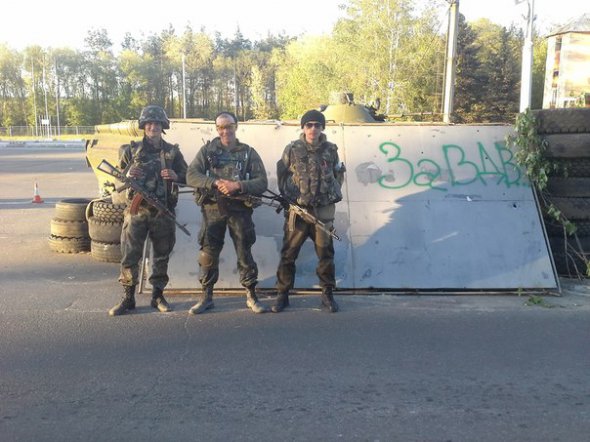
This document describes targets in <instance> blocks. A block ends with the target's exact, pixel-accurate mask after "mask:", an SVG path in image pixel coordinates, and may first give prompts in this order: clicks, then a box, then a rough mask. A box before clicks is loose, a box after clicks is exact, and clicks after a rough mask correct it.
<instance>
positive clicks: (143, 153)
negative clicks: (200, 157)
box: [127, 140, 180, 207]
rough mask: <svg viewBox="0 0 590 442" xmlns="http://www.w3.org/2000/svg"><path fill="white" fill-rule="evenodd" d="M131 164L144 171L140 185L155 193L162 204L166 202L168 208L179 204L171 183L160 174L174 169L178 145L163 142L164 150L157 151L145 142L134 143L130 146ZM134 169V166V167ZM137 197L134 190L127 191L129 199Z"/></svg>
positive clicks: (139, 181) (139, 180)
mask: <svg viewBox="0 0 590 442" xmlns="http://www.w3.org/2000/svg"><path fill="white" fill-rule="evenodd" d="M129 149H130V152H131V162H132V163H133V165H134V166H137V167H139V168H140V169H141V170H142V171H143V176H142V177H141V178H138V179H137V180H138V183H139V184H140V185H141V186H143V187H144V188H145V189H147V190H148V191H149V192H151V193H153V194H154V195H155V196H156V197H157V198H158V200H160V202H162V203H164V202H166V203H167V204H168V207H175V206H176V203H177V202H178V194H177V192H176V191H172V189H171V183H168V182H166V180H164V179H163V178H162V176H161V174H160V172H161V171H162V169H164V168H166V169H170V168H172V164H173V163H174V160H175V158H176V156H177V155H178V153H179V152H180V151H179V149H178V144H174V145H173V144H170V143H167V142H165V141H164V140H162V148H161V149H155V148H154V147H153V146H151V145H145V146H144V143H143V141H140V142H135V141H132V142H131V143H130V145H129ZM132 167H133V166H132ZM134 196H135V192H134V191H133V189H128V190H127V199H128V200H132V199H133V197H134Z"/></svg>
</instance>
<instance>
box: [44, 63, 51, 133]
mask: <svg viewBox="0 0 590 442" xmlns="http://www.w3.org/2000/svg"><path fill="white" fill-rule="evenodd" d="M43 97H44V98H45V120H44V121H45V126H47V138H49V137H50V136H51V133H50V130H51V127H50V126H51V124H50V122H49V108H48V107H47V83H46V81H45V57H43Z"/></svg>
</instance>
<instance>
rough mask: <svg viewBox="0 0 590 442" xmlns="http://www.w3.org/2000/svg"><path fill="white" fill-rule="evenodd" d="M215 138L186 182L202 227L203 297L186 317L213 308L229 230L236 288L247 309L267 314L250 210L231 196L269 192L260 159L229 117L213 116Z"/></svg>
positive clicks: (227, 114)
mask: <svg viewBox="0 0 590 442" xmlns="http://www.w3.org/2000/svg"><path fill="white" fill-rule="evenodd" d="M215 127H216V129H217V134H218V136H217V137H215V138H214V139H213V140H211V141H210V142H208V143H206V144H205V145H204V146H203V147H201V149H200V150H199V152H198V153H197V156H196V157H195V159H194V160H193V162H192V163H191V164H190V166H189V168H188V171H187V175H186V182H187V184H188V185H190V186H193V187H194V188H195V189H196V192H195V194H196V202H197V204H198V205H199V206H201V213H202V215H203V222H202V224H201V231H200V233H199V245H200V247H201V251H200V253H199V268H200V274H199V281H200V283H201V287H202V294H201V297H200V299H199V302H197V303H196V304H195V305H194V306H193V307H191V309H190V310H189V313H191V314H194V315H196V314H200V313H203V312H205V311H206V310H209V309H212V308H213V286H214V285H215V283H216V282H217V280H218V279H219V255H220V254H221V250H222V248H223V243H224V239H225V232H226V230H227V229H229V232H230V236H231V239H232V241H233V243H234V248H235V250H236V254H237V257H238V263H237V264H238V270H239V273H240V283H241V284H242V286H244V288H245V289H246V305H247V306H248V308H250V309H251V310H252V311H253V312H254V313H264V312H266V311H267V308H266V306H264V305H263V304H262V303H261V302H260V301H259V300H258V297H257V295H256V284H257V283H258V267H257V265H256V262H255V261H254V258H253V257H252V246H253V245H254V242H255V241H256V232H255V230H254V222H253V221H252V206H251V205H248V204H245V203H244V201H243V200H239V199H232V198H231V197H232V196H236V195H240V194H247V195H260V194H262V193H263V192H264V191H265V190H266V187H267V178H266V170H265V168H264V164H263V163H262V159H261V158H260V156H259V155H258V153H257V152H256V150H254V148H252V147H250V146H249V145H247V144H245V143H242V142H240V140H238V138H237V137H236V130H237V127H238V119H237V118H236V116H235V115H234V114H232V113H231V112H220V113H219V114H218V115H217V116H216V117H215Z"/></svg>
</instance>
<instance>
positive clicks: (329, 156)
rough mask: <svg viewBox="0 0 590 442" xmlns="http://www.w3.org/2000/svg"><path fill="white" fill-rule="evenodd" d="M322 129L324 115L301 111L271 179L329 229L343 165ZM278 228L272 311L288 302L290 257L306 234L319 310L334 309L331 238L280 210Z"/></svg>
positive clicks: (291, 276)
mask: <svg viewBox="0 0 590 442" xmlns="http://www.w3.org/2000/svg"><path fill="white" fill-rule="evenodd" d="M325 128H326V119H325V117H324V115H323V114H322V113H321V112H319V111H317V110H310V111H308V112H306V113H305V114H304V115H303V117H302V118H301V129H303V133H302V134H301V136H300V138H299V139H298V140H295V141H293V142H291V143H290V144H289V145H287V147H286V148H285V150H284V151H283V155H282V157H281V159H280V160H279V161H278V163H277V179H278V184H279V190H280V192H281V194H282V195H283V196H285V197H286V198H287V199H288V200H289V201H292V202H294V203H297V204H299V205H300V206H302V207H303V208H305V209H307V210H308V211H309V212H310V213H311V214H312V215H314V216H315V217H316V218H318V219H319V220H320V221H322V222H323V223H324V224H325V225H326V227H327V228H328V229H330V228H331V227H332V226H333V223H334V215H335V213H336V203H337V202H338V201H340V200H341V199H342V190H341V186H342V182H343V179H344V164H341V163H340V160H339V158H338V147H337V146H336V145H335V144H333V143H330V142H329V141H328V140H327V138H326V135H325V134H323V133H322V132H323V130H324V129H325ZM283 231H284V236H283V247H282V249H281V260H280V262H279V266H278V269H277V285H276V287H277V299H276V301H275V304H274V305H273V306H272V311H273V312H275V313H278V312H280V311H282V310H283V309H285V308H286V307H287V306H289V290H290V289H292V288H293V284H294V282H295V260H296V259H297V256H299V251H300V250H301V246H303V243H304V242H305V240H306V239H307V238H311V240H312V241H313V243H314V246H315V251H316V255H317V257H318V265H317V268H316V273H317V275H318V277H319V280H320V287H321V288H322V294H321V297H320V298H321V305H322V308H325V309H327V310H328V311H330V312H332V313H334V312H337V311H338V304H337V303H336V301H335V300H334V296H333V293H332V292H333V289H334V287H335V286H336V275H335V273H336V269H335V265H334V244H333V240H332V237H331V236H330V235H329V234H327V233H326V232H325V231H323V230H321V229H320V228H319V227H317V226H315V225H314V224H309V223H307V222H305V221H304V220H303V219H302V218H301V217H299V216H297V215H295V214H294V213H293V212H289V211H287V212H286V213H285V224H284V228H283Z"/></svg>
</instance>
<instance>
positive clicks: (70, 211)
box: [55, 198, 91, 221]
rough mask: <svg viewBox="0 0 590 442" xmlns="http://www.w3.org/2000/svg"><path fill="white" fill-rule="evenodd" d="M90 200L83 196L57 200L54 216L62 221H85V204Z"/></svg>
mask: <svg viewBox="0 0 590 442" xmlns="http://www.w3.org/2000/svg"><path fill="white" fill-rule="evenodd" d="M90 201H91V200H89V199H85V198H71V199H64V200H61V201H58V202H57V203H55V218H57V219H61V220H64V221H86V206H88V204H89V203H90Z"/></svg>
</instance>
